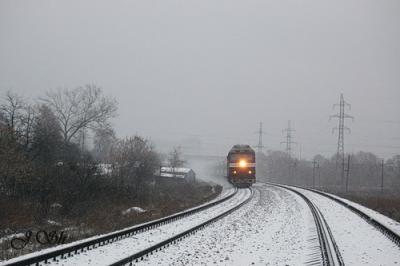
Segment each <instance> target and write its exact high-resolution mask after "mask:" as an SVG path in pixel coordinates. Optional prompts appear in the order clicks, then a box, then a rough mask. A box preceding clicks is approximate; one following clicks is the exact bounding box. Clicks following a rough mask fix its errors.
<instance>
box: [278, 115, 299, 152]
mask: <svg viewBox="0 0 400 266" xmlns="http://www.w3.org/2000/svg"><path fill="white" fill-rule="evenodd" d="M294 131H296V130H295V129H294V128H292V127H291V124H290V120H289V121H288V126H287V128H285V129H284V130H283V132H286V141H282V142H281V144H282V143H285V144H286V154H287V155H288V157H289V158H291V157H292V144H296V142H293V141H292V137H293V136H292V132H294Z"/></svg>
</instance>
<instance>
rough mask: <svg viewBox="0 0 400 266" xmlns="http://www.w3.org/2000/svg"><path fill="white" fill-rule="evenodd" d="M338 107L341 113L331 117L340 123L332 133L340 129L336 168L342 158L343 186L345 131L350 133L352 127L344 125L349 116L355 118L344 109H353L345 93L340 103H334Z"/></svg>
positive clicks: (342, 175)
mask: <svg viewBox="0 0 400 266" xmlns="http://www.w3.org/2000/svg"><path fill="white" fill-rule="evenodd" d="M336 107H339V113H338V114H334V115H331V116H330V118H329V119H332V118H338V121H339V125H338V126H337V127H334V128H333V129H332V133H334V132H335V131H336V130H337V131H338V142H337V151H336V168H337V166H338V162H339V160H340V161H341V164H342V171H341V177H342V186H343V182H344V172H345V168H344V161H345V158H344V131H345V130H346V131H348V132H349V133H350V128H348V127H346V126H345V125H344V123H345V120H346V119H347V118H350V119H352V120H353V119H354V117H353V116H351V115H348V114H346V113H345V111H344V110H345V108H346V107H348V108H349V109H351V105H350V104H348V103H347V102H346V101H345V100H344V97H343V93H341V94H340V102H339V104H334V105H333V108H336Z"/></svg>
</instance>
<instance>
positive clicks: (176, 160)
mask: <svg viewBox="0 0 400 266" xmlns="http://www.w3.org/2000/svg"><path fill="white" fill-rule="evenodd" d="M168 163H169V166H171V167H172V168H176V167H182V166H184V165H185V163H186V161H185V160H183V159H182V151H181V148H180V147H174V148H173V150H172V151H171V152H170V153H169V155H168Z"/></svg>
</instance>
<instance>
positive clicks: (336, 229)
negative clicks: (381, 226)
mask: <svg viewBox="0 0 400 266" xmlns="http://www.w3.org/2000/svg"><path fill="white" fill-rule="evenodd" d="M298 190H299V191H301V192H303V193H304V194H305V195H306V196H307V197H309V198H310V199H311V200H312V202H314V203H315V204H316V205H317V207H318V208H319V209H320V210H321V212H322V214H323V215H324V217H325V219H326V221H327V222H328V225H329V227H330V228H331V231H332V233H333V237H334V238H335V240H336V243H337V245H338V246H339V249H340V252H341V254H342V257H343V260H344V263H345V264H346V265H374V266H375V265H400V248H399V247H398V246H396V245H395V244H394V243H393V242H392V241H391V240H389V239H388V238H387V237H386V236H384V235H383V234H382V233H381V232H380V231H378V230H376V229H375V228H374V227H373V226H372V225H370V224H368V223H367V222H366V221H365V220H363V219H362V218H361V217H359V216H358V215H357V214H355V213H353V212H352V211H350V210H349V209H347V208H346V207H344V206H342V205H340V204H338V203H336V202H334V201H333V200H330V199H328V198H326V197H324V196H321V195H318V194H316V193H314V192H310V191H308V190H304V189H298Z"/></svg>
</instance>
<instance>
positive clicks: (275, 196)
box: [139, 184, 321, 265]
mask: <svg viewBox="0 0 400 266" xmlns="http://www.w3.org/2000/svg"><path fill="white" fill-rule="evenodd" d="M254 188H255V195H254V197H253V199H252V200H251V201H250V202H249V203H247V204H246V205H244V206H243V207H241V208H240V209H239V210H237V211H235V212H233V213H232V214H230V215H228V216H226V217H224V218H223V219H221V220H219V221H217V222H215V223H213V224H212V225H209V226H207V227H205V228H204V229H203V230H200V231H198V232H197V233H196V234H194V235H192V236H190V237H188V238H185V239H183V240H182V241H180V242H178V243H177V244H174V245H170V246H169V247H167V248H165V249H163V250H161V251H159V252H157V253H154V254H153V255H151V256H149V257H147V258H145V259H144V260H143V261H142V262H140V263H139V265H304V264H307V263H308V262H312V261H314V262H317V263H318V262H319V260H320V257H321V255H320V250H319V246H318V245H319V244H318V239H317V235H316V231H315V224H314V220H313V218H312V215H311V212H310V211H309V209H308V206H307V205H306V203H305V202H304V201H303V200H301V198H299V197H298V196H296V195H295V194H292V193H290V192H287V191H286V190H283V189H279V188H276V187H272V186H269V185H265V184H256V185H255V187H254Z"/></svg>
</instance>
